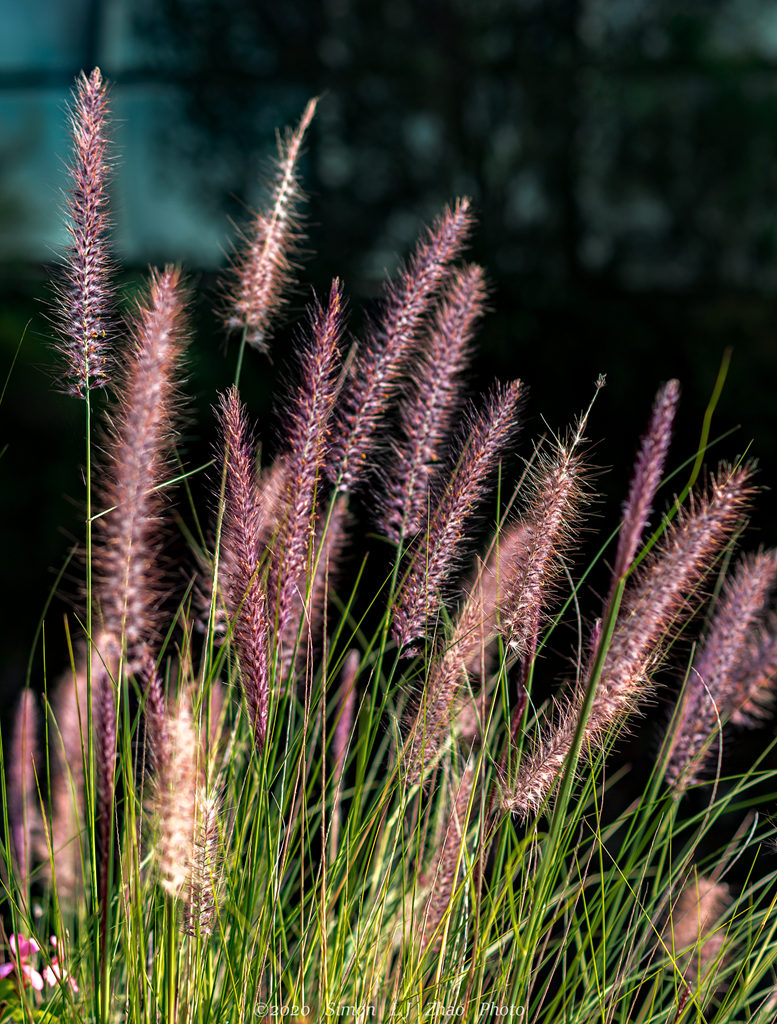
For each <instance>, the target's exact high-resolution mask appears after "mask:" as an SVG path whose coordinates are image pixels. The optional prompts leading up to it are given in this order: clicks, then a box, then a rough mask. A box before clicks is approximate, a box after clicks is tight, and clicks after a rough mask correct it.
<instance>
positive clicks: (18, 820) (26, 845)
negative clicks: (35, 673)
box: [7, 688, 45, 882]
mask: <svg viewBox="0 0 777 1024" xmlns="http://www.w3.org/2000/svg"><path fill="white" fill-rule="evenodd" d="M9 754H10V759H9V761H8V762H7V764H8V824H9V826H10V829H11V842H12V847H13V852H14V856H15V858H16V863H17V865H18V868H19V879H20V881H22V882H26V880H27V879H28V878H29V874H30V867H31V864H32V857H33V853H34V851H35V849H36V848H37V846H38V845H39V842H40V831H41V829H40V824H41V822H40V804H39V798H38V773H39V772H40V771H41V770H42V768H43V766H44V764H45V762H43V761H42V760H41V758H40V754H39V750H38V708H37V704H36V701H35V694H34V693H33V692H32V690H30V689H27V688H25V689H24V690H22V695H21V697H20V698H19V703H18V705H17V707H16V715H15V717H14V725H13V733H12V736H11V748H10V751H9Z"/></svg>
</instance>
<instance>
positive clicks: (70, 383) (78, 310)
mask: <svg viewBox="0 0 777 1024" xmlns="http://www.w3.org/2000/svg"><path fill="white" fill-rule="evenodd" d="M107 115H108V104H107V97H106V90H105V85H104V83H103V80H102V75H101V74H100V70H99V68H95V69H94V71H92V73H91V75H89V76H87V75H85V74H83V73H82V74H81V76H80V78H79V79H78V81H77V82H76V87H75V91H74V99H73V104H72V107H71V110H70V126H71V131H72V136H73V156H72V162H71V165H70V177H71V185H70V191H69V193H68V199H67V214H68V225H67V227H68V231H69V233H70V237H71V243H70V246H69V247H68V250H67V253H66V258H65V262H64V268H63V269H64V274H63V280H62V281H61V282H60V283H59V284H58V285H57V292H58V295H57V302H56V307H55V321H56V324H57V328H58V333H59V339H60V340H59V343H58V347H59V349H60V351H61V353H62V354H63V356H64V358H65V364H66V377H65V380H64V381H63V388H62V389H63V390H64V391H67V392H68V393H70V394H73V395H77V396H84V395H85V394H86V392H87V391H88V390H89V388H93V387H103V386H104V385H105V384H106V383H107V380H108V373H107V365H106V363H107V352H106V349H107V343H108V335H109V334H110V331H111V320H112V306H113V288H112V285H111V282H110V270H111V260H110V257H109V253H108V234H109V228H110V221H109V218H108V212H107V202H108V197H107V183H108V170H109V161H108V156H107V152H106V149H107V127H108V125H107V119H108V118H107Z"/></svg>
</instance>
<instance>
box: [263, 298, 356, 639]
mask: <svg viewBox="0 0 777 1024" xmlns="http://www.w3.org/2000/svg"><path fill="white" fill-rule="evenodd" d="M311 325H312V331H311V333H312V344H311V345H310V347H309V348H308V349H307V350H306V351H305V352H304V353H303V358H302V379H301V383H300V387H299V390H298V392H297V394H296V396H295V398H294V401H293V403H292V409H293V411H292V415H291V429H290V431H289V453H288V456H287V465H288V473H287V477H286V494H285V496H284V498H285V501H284V506H285V507H284V512H283V513H282V519H283V523H282V527H281V532H280V536H279V538H278V544H277V558H276V560H275V562H274V565H273V568H272V570H271V585H270V594H271V595H277V602H278V604H277V612H276V620H277V621H276V628H277V630H278V633H279V635H280V636H284V634H287V632H288V629H289V626H290V624H291V617H292V608H293V605H294V597H295V595H296V594H301V595H302V596H303V600H304V596H305V595H306V594H307V590H308V583H309V579H310V570H311V569H312V565H311V560H312V558H313V555H314V550H313V540H314V533H315V523H316V515H317V506H320V505H321V498H320V494H319V491H320V485H321V482H322V470H323V466H324V459H325V456H326V454H327V449H328V447H329V445H328V436H329V430H330V426H331V425H330V422H329V421H330V417H331V413H332V408H333V406H334V401H335V396H336V388H337V376H338V371H339V362H340V336H341V334H342V328H343V296H342V289H341V287H340V282H339V281H337V280H335V281H334V282H333V284H332V288H331V291H330V293H329V301H328V303H327V306H326V308H323V307H322V306H320V305H318V303H316V304H315V306H314V308H313V310H312V312H311ZM306 569H307V570H308V571H307V573H306ZM294 639H295V640H296V636H295V637H294Z"/></svg>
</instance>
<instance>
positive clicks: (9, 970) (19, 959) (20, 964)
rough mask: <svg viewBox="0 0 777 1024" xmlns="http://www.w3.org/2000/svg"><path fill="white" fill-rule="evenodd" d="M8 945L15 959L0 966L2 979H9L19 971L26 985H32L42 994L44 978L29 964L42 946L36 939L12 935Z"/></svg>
mask: <svg viewBox="0 0 777 1024" xmlns="http://www.w3.org/2000/svg"><path fill="white" fill-rule="evenodd" d="M8 943H9V945H10V947H11V952H12V953H13V955H14V959H13V960H11V961H10V962H9V963H5V964H0V978H7V977H8V975H9V974H13V973H14V971H18V973H19V974H20V976H21V979H22V983H23V984H24V985H27V984H29V985H32V987H33V988H34V989H35V991H36V992H40V991H41V989H42V988H43V978H42V977H41V975H40V972H39V971H36V970H35V968H34V967H32V966H31V964H30V963H29V959H30V957H31V956H32V954H33V953H37V952H39V950H40V946H39V945H38V943H37V942H36V941H35V939H28V938H26V937H25V936H24V935H12V936H11V937H10V938H9V940H8Z"/></svg>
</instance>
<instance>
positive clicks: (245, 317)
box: [227, 99, 317, 352]
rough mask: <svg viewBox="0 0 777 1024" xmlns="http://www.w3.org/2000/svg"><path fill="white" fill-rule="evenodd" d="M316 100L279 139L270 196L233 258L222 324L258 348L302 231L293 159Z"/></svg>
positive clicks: (274, 311)
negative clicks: (292, 128) (227, 302)
mask: <svg viewBox="0 0 777 1024" xmlns="http://www.w3.org/2000/svg"><path fill="white" fill-rule="evenodd" d="M316 103H317V100H315V99H312V100H310V102H309V103H308V105H307V106H306V107H305V112H304V113H303V115H302V120H301V121H300V123H299V125H298V126H297V128H296V129H295V130H294V131H288V132H287V133H286V136H285V138H284V139H282V140H280V139H279V141H278V159H277V165H276V181H275V186H274V188H273V191H272V196H271V201H270V203H269V205H268V208H267V209H266V210H261V211H259V212H258V213H256V214H255V215H254V218H253V222H252V223H251V225H250V227H249V228H248V229H247V231H246V233H245V235H244V236H242V237H241V239H240V245H239V247H238V251H237V254H236V257H235V260H234V266H233V274H232V276H233V284H232V287H231V289H230V295H229V309H228V313H227V327H228V328H230V329H232V330H234V329H237V330H242V331H244V332H245V339H246V341H247V342H248V344H249V345H252V346H253V347H254V348H256V349H258V350H259V351H260V352H267V351H268V348H269V342H268V338H269V328H270V326H271V324H272V320H273V318H274V317H275V316H276V315H277V314H278V311H279V310H280V309H281V307H282V306H283V303H284V292H285V291H286V289H287V287H288V285H289V284H290V282H291V279H292V271H293V268H294V263H293V260H294V254H295V252H296V251H297V250H298V248H299V245H300V242H301V241H302V237H303V236H302V233H301V230H300V213H299V208H300V206H301V203H302V198H303V195H302V189H301V188H300V184H299V178H298V163H299V157H300V152H301V150H302V142H303V139H304V137H305V133H306V132H307V130H308V128H309V127H310V122H311V121H312V120H313V115H314V114H315V112H316Z"/></svg>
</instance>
